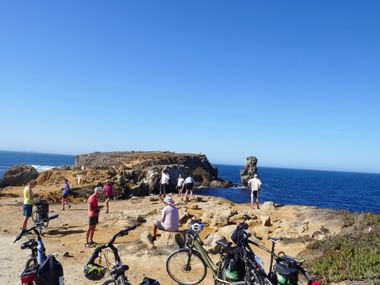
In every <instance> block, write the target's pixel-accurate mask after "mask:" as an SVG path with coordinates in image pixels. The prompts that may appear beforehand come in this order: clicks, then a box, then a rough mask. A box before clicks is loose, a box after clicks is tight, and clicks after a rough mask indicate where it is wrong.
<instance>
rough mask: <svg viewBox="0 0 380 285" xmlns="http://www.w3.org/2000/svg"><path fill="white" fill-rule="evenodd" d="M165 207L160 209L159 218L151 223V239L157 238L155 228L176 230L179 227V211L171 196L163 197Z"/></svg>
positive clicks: (168, 230)
mask: <svg viewBox="0 0 380 285" xmlns="http://www.w3.org/2000/svg"><path fill="white" fill-rule="evenodd" d="M164 203H165V204H166V207H165V208H164V209H163V210H162V214H161V219H160V220H156V222H155V223H154V224H153V235H152V241H153V242H154V241H155V240H156V239H157V229H160V230H162V231H167V232H176V231H178V227H179V213H178V209H177V207H176V206H175V203H174V200H173V198H172V197H169V196H168V197H166V198H165V199H164Z"/></svg>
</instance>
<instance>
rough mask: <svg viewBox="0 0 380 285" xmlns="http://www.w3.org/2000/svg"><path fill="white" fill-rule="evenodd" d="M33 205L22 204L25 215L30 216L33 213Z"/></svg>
mask: <svg viewBox="0 0 380 285" xmlns="http://www.w3.org/2000/svg"><path fill="white" fill-rule="evenodd" d="M32 210H33V205H27V204H24V205H22V214H23V215H24V217H30V216H31V215H32Z"/></svg>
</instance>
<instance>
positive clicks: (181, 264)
mask: <svg viewBox="0 0 380 285" xmlns="http://www.w3.org/2000/svg"><path fill="white" fill-rule="evenodd" d="M166 271H167V272H168V274H169V276H170V278H172V279H173V280H174V281H176V282H177V283H178V284H181V285H195V284H199V283H201V282H202V281H203V279H205V277H206V274H207V267H206V264H205V262H204V261H203V259H202V257H201V256H200V254H199V253H198V252H196V251H192V252H191V251H190V250H189V249H187V248H182V249H179V250H177V251H174V252H173V253H171V254H170V255H169V257H168V259H167V261H166Z"/></svg>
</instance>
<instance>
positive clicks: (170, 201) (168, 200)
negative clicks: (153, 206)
mask: <svg viewBox="0 0 380 285" xmlns="http://www.w3.org/2000/svg"><path fill="white" fill-rule="evenodd" d="M164 203H165V204H168V205H174V200H173V198H172V197H170V196H168V197H165V199H164Z"/></svg>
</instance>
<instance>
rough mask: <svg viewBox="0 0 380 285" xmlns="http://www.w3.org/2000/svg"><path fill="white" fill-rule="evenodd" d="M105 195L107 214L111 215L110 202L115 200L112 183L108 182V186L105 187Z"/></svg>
mask: <svg viewBox="0 0 380 285" xmlns="http://www.w3.org/2000/svg"><path fill="white" fill-rule="evenodd" d="M103 193H104V196H105V197H106V201H105V202H106V213H109V202H110V200H111V199H112V198H113V187H112V183H111V181H109V180H108V179H107V180H106V184H105V185H104V187H103Z"/></svg>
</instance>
